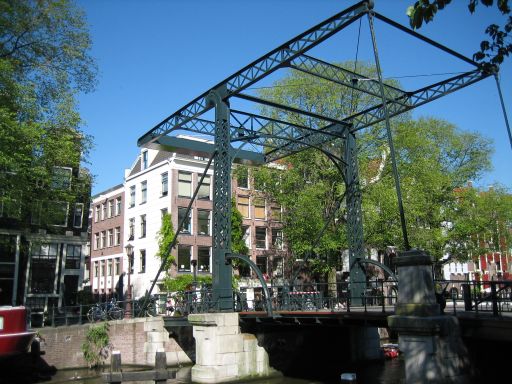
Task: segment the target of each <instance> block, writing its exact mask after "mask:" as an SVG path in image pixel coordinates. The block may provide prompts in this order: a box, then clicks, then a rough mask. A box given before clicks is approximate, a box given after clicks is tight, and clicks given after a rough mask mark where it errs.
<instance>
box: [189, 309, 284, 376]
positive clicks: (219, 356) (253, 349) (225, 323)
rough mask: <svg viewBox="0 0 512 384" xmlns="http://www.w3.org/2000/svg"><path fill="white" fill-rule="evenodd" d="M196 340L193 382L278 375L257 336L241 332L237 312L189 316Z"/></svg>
mask: <svg viewBox="0 0 512 384" xmlns="http://www.w3.org/2000/svg"><path fill="white" fill-rule="evenodd" d="M188 321H189V323H190V324H192V325H193V334H194V338H195V340H196V365H194V366H193V367H192V382H194V383H227V382H230V381H237V380H244V379H249V378H265V377H270V376H277V375H279V372H277V371H276V370H274V369H273V368H271V367H270V365H269V359H268V354H267V352H266V351H265V349H264V348H262V347H260V346H258V341H257V339H256V336H254V335H252V334H248V333H241V332H240V327H239V325H238V313H203V314H192V315H189V316H188Z"/></svg>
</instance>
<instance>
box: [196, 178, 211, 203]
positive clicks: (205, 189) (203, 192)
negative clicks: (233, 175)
mask: <svg viewBox="0 0 512 384" xmlns="http://www.w3.org/2000/svg"><path fill="white" fill-rule="evenodd" d="M210 177H211V176H210V175H206V176H205V177H204V179H203V182H202V183H201V186H200V187H199V191H198V192H197V198H198V199H199V200H210Z"/></svg>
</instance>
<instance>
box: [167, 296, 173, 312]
mask: <svg viewBox="0 0 512 384" xmlns="http://www.w3.org/2000/svg"><path fill="white" fill-rule="evenodd" d="M165 309H166V314H167V316H172V314H173V313H174V303H173V300H172V296H168V297H167V303H166V305H165Z"/></svg>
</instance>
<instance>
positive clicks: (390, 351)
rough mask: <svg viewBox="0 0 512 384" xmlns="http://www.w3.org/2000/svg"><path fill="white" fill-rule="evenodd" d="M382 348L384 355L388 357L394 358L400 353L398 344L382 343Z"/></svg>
mask: <svg viewBox="0 0 512 384" xmlns="http://www.w3.org/2000/svg"><path fill="white" fill-rule="evenodd" d="M381 349H382V352H383V353H384V357H385V358H387V359H394V358H396V357H398V356H399V355H400V348H398V344H391V343H390V344H382V347H381Z"/></svg>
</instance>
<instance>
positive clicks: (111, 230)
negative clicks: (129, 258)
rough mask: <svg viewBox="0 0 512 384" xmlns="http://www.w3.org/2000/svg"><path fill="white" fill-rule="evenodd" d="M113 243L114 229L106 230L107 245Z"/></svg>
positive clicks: (110, 245)
mask: <svg viewBox="0 0 512 384" xmlns="http://www.w3.org/2000/svg"><path fill="white" fill-rule="evenodd" d="M113 245H114V230H113V229H109V230H108V246H109V247H112V246H113Z"/></svg>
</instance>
